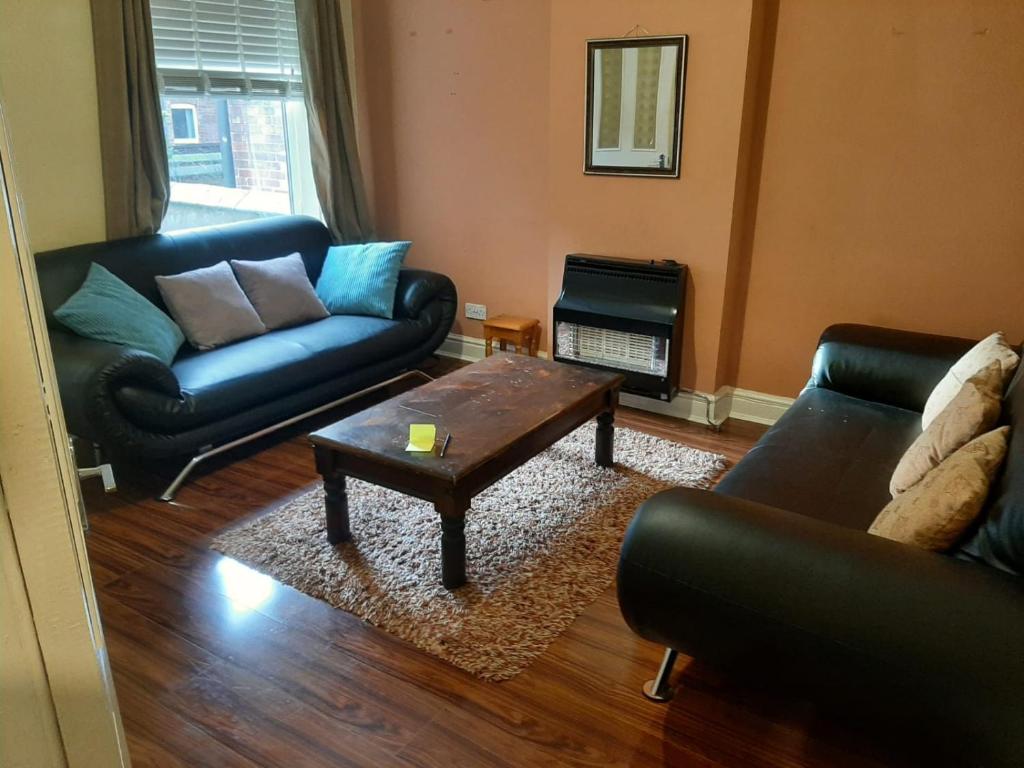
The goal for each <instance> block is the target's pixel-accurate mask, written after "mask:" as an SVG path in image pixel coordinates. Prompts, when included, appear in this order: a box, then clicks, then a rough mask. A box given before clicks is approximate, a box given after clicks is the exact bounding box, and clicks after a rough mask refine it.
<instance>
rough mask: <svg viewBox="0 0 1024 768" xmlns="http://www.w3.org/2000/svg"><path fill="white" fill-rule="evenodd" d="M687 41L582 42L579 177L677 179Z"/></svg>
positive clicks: (675, 38)
mask: <svg viewBox="0 0 1024 768" xmlns="http://www.w3.org/2000/svg"><path fill="white" fill-rule="evenodd" d="M686 40H687V36H686V35H673V36H670V37H629V38H616V39H609V40H589V41H587V106H586V110H587V118H586V141H585V147H586V150H585V156H584V165H583V172H584V173H588V174H602V175H604V174H608V175H614V176H654V177H664V178H672V179H678V178H679V153H680V150H681V149H682V137H683V96H684V92H685V84H686V48H687V45H686Z"/></svg>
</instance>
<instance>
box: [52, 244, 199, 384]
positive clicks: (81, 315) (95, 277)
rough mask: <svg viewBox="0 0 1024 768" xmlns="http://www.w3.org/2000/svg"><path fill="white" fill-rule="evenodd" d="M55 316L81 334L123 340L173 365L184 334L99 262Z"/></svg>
mask: <svg viewBox="0 0 1024 768" xmlns="http://www.w3.org/2000/svg"><path fill="white" fill-rule="evenodd" d="M53 316H54V318H55V319H56V320H58V321H59V322H60V323H61V324H62V325H64V326H66V327H68V328H70V329H71V330H72V331H74V332H75V333H77V334H78V335H79V336H84V337H85V338H87V339H96V340H97V341H109V342H111V343H113V344H123V345H124V346H126V347H132V348H133V349H141V350H142V351H143V352H148V353H149V354H151V355H153V356H154V357H156V358H157V359H158V360H159V361H160V362H162V363H163V364H164V365H170V363H171V361H172V360H173V359H174V356H175V355H176V354H177V353H178V350H179V349H180V348H181V345H182V344H184V343H185V336H184V334H183V333H182V332H181V328H179V327H178V325H177V324H176V323H175V322H174V321H173V320H171V318H169V317H168V316H167V315H166V314H164V313H163V312H161V311H160V310H159V309H157V308H156V307H155V306H154V305H153V303H152V302H150V301H149V300H148V299H146V297H144V296H143V295H142V294H140V293H139V292H138V291H136V290H135V289H134V288H132V287H131V286H130V285H128V284H127V283H125V282H124V281H123V280H121V278H119V277H117V276H116V275H113V274H111V273H110V271H109V270H107V269H106V268H105V267H101V266H100V265H99V264H92V265H91V266H90V267H89V273H88V275H87V276H86V278H85V282H84V283H82V286H81V288H79V289H78V290H77V291H76V292H75V293H74V294H72V296H71V297H70V298H69V299H68V300H67V301H65V302H64V303H63V304H62V305H61V306H59V307H58V308H57V309H56V310H55V311H54V313H53Z"/></svg>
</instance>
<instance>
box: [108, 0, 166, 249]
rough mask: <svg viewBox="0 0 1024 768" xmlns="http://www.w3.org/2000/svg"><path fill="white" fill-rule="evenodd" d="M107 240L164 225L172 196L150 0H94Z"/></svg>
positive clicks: (141, 233) (148, 230)
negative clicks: (168, 203)
mask: <svg viewBox="0 0 1024 768" xmlns="http://www.w3.org/2000/svg"><path fill="white" fill-rule="evenodd" d="M92 32H93V42H94V47H95V55H96V89H97V92H98V95H99V109H100V150H101V152H102V157H103V192H104V195H105V196H106V208H107V237H108V238H110V239H112V240H113V239H117V238H121V237H133V236H135V235H148V234H152V233H154V232H156V231H157V230H158V229H160V222H161V221H163V218H164V214H165V213H167V202H168V199H169V198H170V181H169V176H170V173H169V171H168V168H167V145H166V141H165V139H164V128H163V118H162V116H161V113H160V87H159V85H158V82H157V75H156V61H155V59H154V55H153V23H152V19H151V16H150V10H149V0H92Z"/></svg>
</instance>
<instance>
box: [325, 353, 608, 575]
mask: <svg viewBox="0 0 1024 768" xmlns="http://www.w3.org/2000/svg"><path fill="white" fill-rule="evenodd" d="M623 380H624V377H623V376H621V375H619V374H617V373H610V372H607V371H598V370H591V369H588V368H580V367H576V366H570V365H564V364H561V363H553V362H549V361H547V360H542V359H539V358H536V357H524V356H521V355H515V356H512V355H509V356H505V355H502V356H498V357H489V358H487V359H486V360H482V361H480V362H478V363H474V364H472V365H468V366H466V367H465V368H461V369H459V370H458V371H456V372H454V373H451V374H449V375H447V376H443V377H441V378H439V379H436V380H435V381H432V382H430V383H429V384H424V385H423V386H421V387H417V388H416V389H413V390H411V391H409V392H405V393H404V394H401V395H398V396H397V397H394V398H392V399H390V400H388V401H386V402H383V403H380V404H379V405H375V406H373V407H371V408H368V409H367V410H365V411H362V412H360V413H357V414H355V415H353V416H349V417H348V418H346V419H342V420H341V421H339V422H336V423H335V424H332V425H331V426H329V427H326V428H324V429H321V430H319V431H317V432H314V433H313V434H312V435H310V439H311V440H312V442H313V446H314V450H315V453H316V467H317V471H318V472H319V473H320V474H321V475H322V476H323V479H324V496H325V507H326V510H327V540H328V541H329V542H331V543H332V544H336V543H338V542H341V541H346V540H348V539H350V538H351V532H350V530H349V509H348V497H347V496H346V493H345V479H346V478H348V477H356V478H359V479H360V480H365V481H367V482H370V483H374V484H376V485H382V486H384V487H385V488H391V489H392V490H395V491H399V492H401V493H405V494H408V495H410V496H415V497H417V498H420V499H424V500H426V501H429V502H432V503H433V505H434V509H436V510H437V513H438V514H439V515H440V516H441V582H442V583H443V584H444V586H445V587H447V588H448V589H455V588H456V587H459V586H461V585H462V584H464V583H465V582H466V539H465V535H464V532H463V528H464V525H465V516H466V510H468V509H469V504H470V501H471V499H472V498H473V496H474V495H476V494H478V493H479V492H480V491H482V490H484V489H485V488H487V487H489V486H490V485H492V484H494V483H495V482H497V481H498V480H500V479H501V478H503V477H504V476H505V475H507V474H508V473H509V472H511V471H512V470H513V469H515V468H516V467H518V466H520V465H522V464H524V463H525V462H526V461H528V460H529V459H531V458H533V457H534V456H536V455H537V454H538V453H540V452H541V451H543V450H544V449H545V448H547V447H549V446H550V445H552V444H554V443H555V442H557V441H558V440H559V439H561V438H563V437H565V436H566V435H567V434H569V433H570V432H572V431H573V430H574V429H576V428H577V427H579V426H580V425H581V424H584V423H585V422H587V421H588V420H590V419H592V418H593V417H595V416H596V417H597V441H596V445H595V448H594V458H595V461H596V462H597V464H599V465H600V466H602V467H610V466H611V465H612V464H613V435H614V420H615V407H616V405H618V401H619V388H620V387H621V386H622V382H623ZM427 423H433V424H436V425H437V437H438V442H437V446H436V447H435V449H434V451H433V452H432V453H409V452H406V450H405V446H406V443H407V442H408V437H409V425H410V424H427ZM448 432H450V433H451V435H452V439H451V444H450V445H449V447H448V450H447V452H446V453H445V455H444V456H443V457H441V456H440V455H439V452H440V448H441V441H442V440H443V439H444V437H445V434H447V433H448ZM353 512H354V513H355V516H356V524H357V525H358V515H359V510H353Z"/></svg>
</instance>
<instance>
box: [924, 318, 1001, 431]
mask: <svg viewBox="0 0 1024 768" xmlns="http://www.w3.org/2000/svg"><path fill="white" fill-rule="evenodd" d="M996 360H998V361H999V364H1000V366H1001V367H1002V369H1003V388H1005V387H1006V385H1007V384H1008V383H1009V381H1010V379H1011V378H1013V372H1014V371H1015V370H1016V369H1017V364H1018V363H1019V362H1020V356H1019V355H1018V354H1017V353H1016V352H1014V351H1013V349H1012V348H1011V347H1010V345H1009V344H1007V343H1006V338H1005V337H1004V336H1003V334H1002V333H1001V332H1000V333H993V334H992V335H991V336H989V337H987V338H984V339H982V340H981V341H979V342H978V343H977V344H975V345H974V346H973V347H971V348H970V349H969V350H968V351H967V353H966V354H965V355H964V356H963V357H961V358H960V359H959V360H957V361H956V362H955V363H954V364H953V367H952V368H950V369H949V372H948V373H947V374H946V375H945V376H943V377H942V380H941V381H940V382H939V383H938V384H936V385H935V389H933V390H932V393H931V394H930V395H929V396H928V402H926V403H925V404H924V413H922V414H921V428H922V429H928V425H929V424H931V423H932V421H933V420H934V419H935V417H936V416H938V415H939V414H940V413H941V412H942V409H943V408H945V407H946V406H947V405H949V402H950V401H951V400H952V399H953V398H954V397H956V393H957V392H959V391H960V387H962V386H963V385H964V383H965V382H966V381H967V380H968V379H969V378H971V376H973V375H974V374H976V373H978V371H980V370H981V369H982V368H985V367H986V366H987V365H988V364H989V363H991V362H994V361H996ZM1000 391H1002V390H1000Z"/></svg>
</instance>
